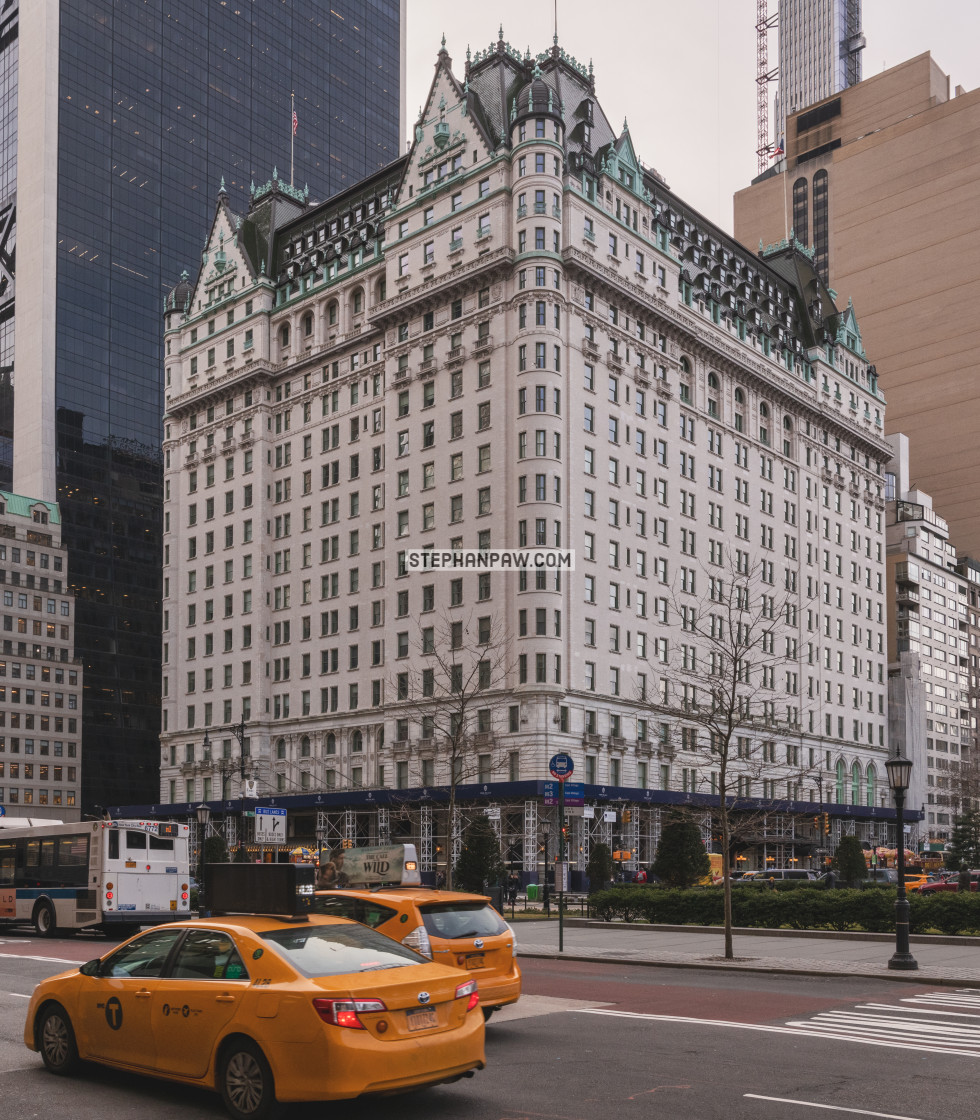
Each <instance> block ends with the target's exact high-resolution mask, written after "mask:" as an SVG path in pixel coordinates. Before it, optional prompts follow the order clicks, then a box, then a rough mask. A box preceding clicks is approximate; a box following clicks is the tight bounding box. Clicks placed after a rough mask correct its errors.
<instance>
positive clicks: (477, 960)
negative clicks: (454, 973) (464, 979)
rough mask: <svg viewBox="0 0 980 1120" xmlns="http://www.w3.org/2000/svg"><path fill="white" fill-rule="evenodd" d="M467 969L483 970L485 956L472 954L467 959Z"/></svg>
mask: <svg viewBox="0 0 980 1120" xmlns="http://www.w3.org/2000/svg"><path fill="white" fill-rule="evenodd" d="M466 967H467V968H483V954H482V953H470V954H469V955H468V956H467V958H466Z"/></svg>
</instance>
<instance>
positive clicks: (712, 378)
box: [708, 373, 718, 389]
mask: <svg viewBox="0 0 980 1120" xmlns="http://www.w3.org/2000/svg"><path fill="white" fill-rule="evenodd" d="M708 388H709V389H717V388H718V375H717V374H714V373H709V374H708Z"/></svg>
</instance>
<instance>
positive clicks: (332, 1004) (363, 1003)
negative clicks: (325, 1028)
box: [313, 999, 388, 1031]
mask: <svg viewBox="0 0 980 1120" xmlns="http://www.w3.org/2000/svg"><path fill="white" fill-rule="evenodd" d="M313 1007H314V1009H315V1010H316V1013H317V1015H319V1016H320V1018H321V1019H322V1020H323V1021H324V1022H325V1023H330V1024H332V1025H333V1026H335V1027H350V1028H351V1029H352V1030H355V1031H363V1030H366V1029H367V1028H366V1027H365V1026H364V1024H363V1023H362V1022H361V1020H360V1019H359V1018H358V1012H366V1011H387V1010H388V1008H387V1007H385V1005H384V1003H383V1002H382V1001H381V1000H380V999H315V1000H314V1001H313Z"/></svg>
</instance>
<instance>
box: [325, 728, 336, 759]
mask: <svg viewBox="0 0 980 1120" xmlns="http://www.w3.org/2000/svg"><path fill="white" fill-rule="evenodd" d="M336 753H337V736H336V735H334V733H333V732H332V731H331V732H330V734H329V735H327V754H336Z"/></svg>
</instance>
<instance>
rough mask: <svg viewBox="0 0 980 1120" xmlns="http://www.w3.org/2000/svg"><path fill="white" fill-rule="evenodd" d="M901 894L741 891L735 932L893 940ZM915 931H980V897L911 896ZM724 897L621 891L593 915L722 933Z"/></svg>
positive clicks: (600, 895)
mask: <svg viewBox="0 0 980 1120" xmlns="http://www.w3.org/2000/svg"><path fill="white" fill-rule="evenodd" d="M895 894H896V892H895V890H894V888H891V889H887V888H878V889H877V890H871V891H866V890H848V889H843V890H834V891H825V890H823V889H822V888H821V887H819V886H816V885H808V886H799V885H795V886H793V887H792V888H791V889H789V890H781V889H780V890H772V891H771V890H755V889H745V890H742V889H738V890H735V891H734V892H733V893H732V918H733V921H734V923H735V925H736V926H742V927H747V928H748V927H751V928H757V929H780V928H782V927H784V926H788V927H789V928H790V929H832V930H837V931H840V932H848V931H867V932H869V933H891V932H892V931H893V930H894V929H895ZM909 902H910V906H911V924H912V928H914V929H916V930H917V931H919V932H922V931H924V930H926V929H938V930H939V931H940V932H941V933H945V934H956V933H960V932H963V931H966V930H976V929H980V896H978V895H976V894H963V895H960V894H952V893H950V894H934V895H927V896H920V895H918V894H912V895H911V896H910V898H909ZM723 907H724V901H723V895H722V892H721V891H720V890H717V889H715V888H713V887H695V888H693V889H689V890H676V889H672V888H668V887H658V886H622V887H616V888H615V889H613V890H608V891H599V892H597V893H596V894H594V895H593V896H592V898H591V899H590V913H591V915H592V916H593V917H594V918H598V919H600V920H601V921H606V922H611V921H627V922H634V921H636V920H638V919H640V920H642V921H646V922H652V923H656V924H659V925H697V926H720V925H721V924H722V922H723Z"/></svg>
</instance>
